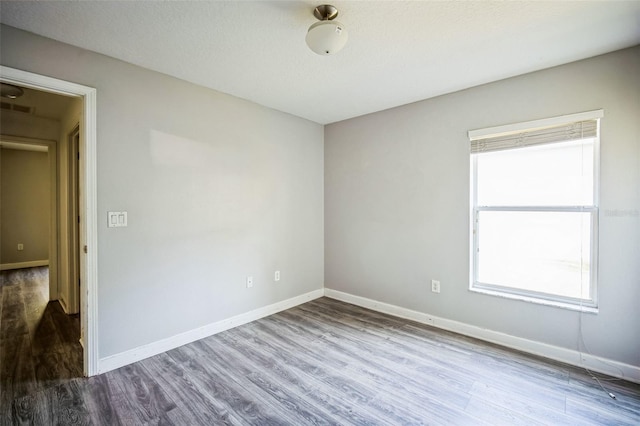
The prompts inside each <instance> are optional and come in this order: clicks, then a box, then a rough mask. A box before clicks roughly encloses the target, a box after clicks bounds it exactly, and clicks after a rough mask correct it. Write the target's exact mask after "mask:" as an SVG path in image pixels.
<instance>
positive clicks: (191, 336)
mask: <svg viewBox="0 0 640 426" xmlns="http://www.w3.org/2000/svg"><path fill="white" fill-rule="evenodd" d="M323 295H324V290H323V289H319V290H314V291H311V292H309V293H305V294H302V295H300V296H296V297H292V298H291V299H287V300H283V301H281V302H277V303H274V304H271V305H268V306H264V307H262V308H258V309H254V310H253V311H249V312H245V313H244V314H240V315H236V316H234V317H231V318H227V319H224V320H221V321H217V322H214V323H211V324H207V325H205V326H202V327H199V328H196V329H193V330H189V331H186V332H184V333H180V334H176V335H175V336H172V337H168V338H166V339H162V340H158V341H156V342H152V343H149V344H146V345H143V346H138V347H137V348H134V349H130V350H128V351H125V352H120V353H118V354H115V355H111V356H108V357H105V358H101V359H100V364H99V365H100V366H99V369H98V373H99V374H102V373H106V372H107V371H111V370H115V369H116V368H120V367H123V366H125V365H129V364H132V363H134V362H138V361H141V360H143V359H145V358H149V357H151V356H154V355H158V354H160V353H163V352H166V351H168V350H171V349H174V348H177V347H180V346H183V345H186V344H188V343H191V342H195V341H196V340H200V339H204V338H205V337H209V336H212V335H214V334H217V333H220V332H222V331H225V330H229V329H231V328H234V327H237V326H239V325H243V324H246V323H249V322H251V321H255V320H258V319H260V318H264V317H267V316H269V315H273V314H275V313H278V312H280V311H284V310H286V309H290V308H293V307H295V306H298V305H301V304H303V303H306V302H308V301H310V300H314V299H317V298H319V297H322V296H323Z"/></svg>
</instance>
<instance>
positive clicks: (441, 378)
mask: <svg viewBox="0 0 640 426" xmlns="http://www.w3.org/2000/svg"><path fill="white" fill-rule="evenodd" d="M3 315H4V314H3ZM3 348H4V344H3ZM3 351H4V349H3ZM599 377H600V378H601V380H602V381H603V384H604V385H605V386H606V387H607V389H608V390H609V391H611V392H613V393H615V394H616V396H617V399H616V400H614V399H611V398H610V397H609V396H607V394H606V393H605V392H603V391H602V389H601V388H600V387H599V386H598V384H597V383H596V382H595V380H594V379H592V378H591V377H590V376H589V375H588V374H586V373H585V372H583V371H581V370H579V369H577V368H574V367H571V366H568V365H564V364H560V363H555V362H550V361H548V360H544V359H542V358H538V357H533V356H530V355H526V354H523V353H520V352H516V351H512V350H508V349H504V348H501V347H498V346H495V345H491V344H487V343H483V342H480V341H477V340H474V339H470V338H466V337H462V336H459V335H456V334H453V333H447V332H443V331H441V330H437V329H434V328H431V327H428V326H425V325H421V324H417V323H413V322H411V321H407V320H403V319H398V318H394V317H391V316H387V315H384V314H379V313H376V312H372V311H369V310H366V309H362V308H359V307H356V306H353V305H349V304H345V303H342V302H338V301H335V300H331V299H327V298H321V299H318V300H315V301H312V302H309V303H306V304H304V305H301V306H298V307H296V308H293V309H289V310H287V311H284V312H281V313H278V314H275V315H272V316H270V317H267V318H264V319H261V320H258V321H254V322H252V323H250V324H246V325H243V326H240V327H237V328H235V329H232V330H229V331H226V332H223V333H219V334H217V335H215V336H211V337H209V338H206V339H203V340H199V341H197V342H194V343H192V344H189V345H186V346H182V347H180V348H177V349H174V350H171V351H169V352H166V353H163V354H161V355H158V356H154V357H152V358H149V359H146V360H144V361H141V362H138V363H135V364H132V365H129V366H126V367H123V368H120V369H118V370H115V371H111V372H109V373H106V374H103V375H100V376H97V377H92V378H88V379H85V378H70V379H65V380H60V381H59V382H58V383H56V384H55V385H54V386H51V387H47V388H44V389H43V388H41V387H39V386H38V385H37V384H33V385H30V384H29V382H28V381H26V382H25V384H24V386H25V391H24V394H23V395H22V396H20V397H17V398H15V399H14V400H13V401H12V403H11V404H9V406H5V405H4V404H3V407H2V410H3V411H4V412H5V414H3V416H2V419H4V421H5V422H7V423H9V424H65V425H66V424H100V425H116V424H123V425H131V424H176V425H186V424H190V425H191V424H201V425H218V424H220V425H223V424H231V425H316V424H318V425H324V424H331V425H419V424H436V425H439V424H442V425H445V424H446V425H482V424H488V425H514V424H527V425H537V424H548V425H558V424H560V425H564V424H566V425H582V424H584V425H598V424H599V425H612V424H615V425H638V424H640V385H635V384H632V383H629V382H625V381H620V380H611V378H608V377H605V376H599ZM3 392H4V387H3Z"/></svg>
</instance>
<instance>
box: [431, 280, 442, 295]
mask: <svg viewBox="0 0 640 426" xmlns="http://www.w3.org/2000/svg"><path fill="white" fill-rule="evenodd" d="M431 291H432V292H434V293H440V281H438V280H431Z"/></svg>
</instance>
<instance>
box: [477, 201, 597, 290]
mask: <svg viewBox="0 0 640 426" xmlns="http://www.w3.org/2000/svg"><path fill="white" fill-rule="evenodd" d="M477 232H478V237H479V239H478V248H479V251H478V281H479V282H481V283H484V284H493V285H499V286H503V287H512V288H516V289H521V290H530V291H536V292H541V293H548V294H551V295H558V296H566V297H574V298H582V299H589V298H590V285H589V281H590V278H589V277H590V258H591V252H590V247H591V240H590V239H591V213H578V212H495V211H481V212H480V213H479V220H478V227H477Z"/></svg>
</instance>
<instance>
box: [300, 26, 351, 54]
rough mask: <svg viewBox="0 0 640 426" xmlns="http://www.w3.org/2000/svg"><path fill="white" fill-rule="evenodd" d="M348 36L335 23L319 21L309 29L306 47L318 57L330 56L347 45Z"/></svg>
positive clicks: (343, 29) (342, 27)
mask: <svg viewBox="0 0 640 426" xmlns="http://www.w3.org/2000/svg"><path fill="white" fill-rule="evenodd" d="M348 38H349V34H348V33H347V30H345V28H344V26H342V24H341V23H340V22H337V21H319V22H316V23H315V24H313V25H311V26H310V27H309V31H308V32H307V37H306V39H305V40H306V41H307V45H308V46H309V49H311V50H313V51H314V52H315V53H317V54H318V55H332V54H334V53H336V52H339V51H340V50H342V48H343V47H344V46H345V44H347V40H348Z"/></svg>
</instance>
